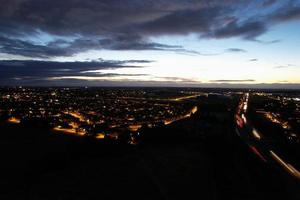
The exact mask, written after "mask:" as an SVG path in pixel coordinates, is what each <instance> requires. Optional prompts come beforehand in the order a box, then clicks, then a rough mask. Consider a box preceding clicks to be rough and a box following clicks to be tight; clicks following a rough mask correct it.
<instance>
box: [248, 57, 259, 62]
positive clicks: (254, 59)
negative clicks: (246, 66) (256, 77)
mask: <svg viewBox="0 0 300 200" xmlns="http://www.w3.org/2000/svg"><path fill="white" fill-rule="evenodd" d="M249 61H250V62H256V61H258V59H257V58H253V59H250V60H249Z"/></svg>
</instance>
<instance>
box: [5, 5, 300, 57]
mask: <svg viewBox="0 0 300 200" xmlns="http://www.w3.org/2000/svg"><path fill="white" fill-rule="evenodd" d="M0 3H1V5H5V6H1V7H0V52H2V53H8V54H14V55H22V56H27V57H39V58H49V57H56V56H70V55H73V54H76V53H78V52H83V51H87V50H91V49H109V50H160V51H173V52H177V53H187V54H195V55H203V54H201V53H199V52H193V51H192V50H187V49H185V48H184V47H182V46H181V45H176V44H174V45H166V44H161V43H155V42H153V41H152V40H151V39H150V38H151V37H153V36H161V35H186V34H190V33H194V34H196V35H199V37H200V38H230V37H240V38H243V39H247V40H252V41H260V40H258V39H257V37H258V36H260V35H261V34H263V33H265V32H266V31H267V30H268V28H269V27H270V26H272V25H273V24H276V23H281V22H285V21H288V20H294V19H299V16H300V5H299V2H298V1H275V0H266V1H250V0H244V1H243V0H226V1H217V0H211V1H207V0H186V1H182V0H143V1H138V0H101V1H98V0H86V1H82V0H63V1H50V0H43V1H41V0H9V1H7V0H0ZM259 5H260V6H261V7H260V9H259V10H258V6H259ZM270 6H272V9H273V11H272V12H269V10H268V9H269V7H270ZM245 13H247V15H245ZM38 38H39V39H38ZM49 38H50V39H49ZM37 40H41V41H43V43H40V42H39V41H37ZM260 42H261V41H260ZM270 43H272V41H271V42H270Z"/></svg>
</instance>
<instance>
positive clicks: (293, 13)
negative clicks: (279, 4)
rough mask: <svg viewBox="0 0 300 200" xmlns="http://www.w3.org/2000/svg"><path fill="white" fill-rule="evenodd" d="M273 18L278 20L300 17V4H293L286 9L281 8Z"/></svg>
mask: <svg viewBox="0 0 300 200" xmlns="http://www.w3.org/2000/svg"><path fill="white" fill-rule="evenodd" d="M271 19H272V20H274V21H277V22H282V21H290V20H297V19H300V6H299V5H298V6H293V4H292V5H289V6H288V7H287V8H285V9H280V10H278V11H277V12H276V13H274V14H273V16H272V17H271Z"/></svg>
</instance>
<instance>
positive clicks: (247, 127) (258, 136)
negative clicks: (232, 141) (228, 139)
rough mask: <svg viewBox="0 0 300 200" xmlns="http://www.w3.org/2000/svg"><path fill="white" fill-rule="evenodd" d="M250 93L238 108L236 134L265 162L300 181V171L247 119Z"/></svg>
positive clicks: (243, 98)
mask: <svg viewBox="0 0 300 200" xmlns="http://www.w3.org/2000/svg"><path fill="white" fill-rule="evenodd" d="M249 96H250V95H249V93H245V94H244V95H243V97H242V99H241V102H240V104H239V106H238V109H237V112H236V115H235V121H236V125H237V127H236V133H237V134H238V136H239V137H241V138H242V139H243V141H244V142H246V143H247V144H248V146H249V148H250V149H251V150H252V152H253V153H254V154H256V155H257V156H258V157H259V158H260V159H261V160H262V161H263V162H268V163H270V164H272V165H276V167H280V168H281V169H283V170H284V171H285V172H286V173H288V174H290V175H291V176H293V177H294V178H296V179H298V181H300V172H299V171H300V170H299V169H296V167H295V166H293V165H292V164H291V163H290V161H288V160H287V159H286V158H284V157H283V156H282V155H281V153H280V149H276V148H275V147H273V146H272V144H270V143H269V142H268V141H267V140H266V139H265V138H264V137H263V134H262V133H260V132H259V131H258V130H257V129H256V128H255V127H254V126H253V125H252V124H251V122H249V119H248V118H247V111H248V101H249Z"/></svg>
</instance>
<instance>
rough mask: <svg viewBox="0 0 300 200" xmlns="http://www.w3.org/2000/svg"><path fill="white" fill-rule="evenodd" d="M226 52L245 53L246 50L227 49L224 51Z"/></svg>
mask: <svg viewBox="0 0 300 200" xmlns="http://www.w3.org/2000/svg"><path fill="white" fill-rule="evenodd" d="M226 51H228V52H235V53H245V52H247V51H246V50H244V49H240V48H229V49H226Z"/></svg>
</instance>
